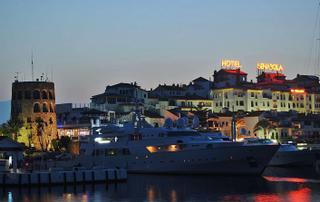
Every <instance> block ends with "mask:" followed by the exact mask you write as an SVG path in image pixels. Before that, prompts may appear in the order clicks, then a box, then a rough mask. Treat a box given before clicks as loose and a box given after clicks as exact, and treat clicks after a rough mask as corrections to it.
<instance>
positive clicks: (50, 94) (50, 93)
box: [49, 91, 54, 100]
mask: <svg viewBox="0 0 320 202" xmlns="http://www.w3.org/2000/svg"><path fill="white" fill-rule="evenodd" d="M49 99H50V100H53V99H54V97H53V93H52V92H51V91H49Z"/></svg>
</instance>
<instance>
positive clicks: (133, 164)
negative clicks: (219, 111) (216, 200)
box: [75, 126, 279, 175]
mask: <svg viewBox="0 0 320 202" xmlns="http://www.w3.org/2000/svg"><path fill="white" fill-rule="evenodd" d="M95 131H97V133H96V134H93V135H91V136H90V138H89V139H88V140H87V142H83V143H81V147H80V155H79V157H78V158H77V159H76V163H75V164H76V165H79V166H87V167H88V166H89V167H90V166H91V167H92V166H103V167H116V168H125V169H127V170H128V172H131V173H171V174H173V173H174V174H250V175H251V174H252V175H260V174H262V172H263V171H264V169H265V168H266V166H267V165H268V163H269V161H270V160H271V158H272V157H273V155H274V154H275V152H276V151H277V150H278V148H279V145H245V144H244V143H243V142H232V141H226V140H223V139H220V138H212V137H210V135H208V134H203V133H199V132H197V131H196V130H192V129H187V128H171V127H168V128H166V127H158V128H153V127H150V128H147V127H146V128H139V129H137V128H134V127H115V126H112V127H101V128H99V129H97V130H95Z"/></svg>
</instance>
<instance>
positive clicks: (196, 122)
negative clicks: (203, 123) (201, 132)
mask: <svg viewBox="0 0 320 202" xmlns="http://www.w3.org/2000/svg"><path fill="white" fill-rule="evenodd" d="M199 125H200V120H199V117H198V116H194V117H193V120H192V128H199Z"/></svg>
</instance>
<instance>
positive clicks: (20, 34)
mask: <svg viewBox="0 0 320 202" xmlns="http://www.w3.org/2000/svg"><path fill="white" fill-rule="evenodd" d="M317 9H318V1H316V0H260V1H256V0H237V1H235V0H220V1H213V0H207V1H205V0H180V1H179V0H175V1H172V0H161V1H156V0H144V1H142V0H141V1H132V0H127V1H125V0H114V1H111V0H110V1H107V0H104V1H78V0H77V1H71V0H68V1H66V0H61V1H59V0H55V1H53V0H52V1H43V0H37V1H36V0H28V1H26V0H20V1H17V0H1V1H0V100H9V99H10V97H11V82H12V81H13V78H14V75H15V72H20V73H19V75H20V79H23V78H24V79H26V80H30V79H31V62H30V61H31V59H30V58H31V53H32V52H33V55H34V67H35V75H36V76H37V77H39V76H40V74H41V73H42V72H43V73H45V74H47V75H48V77H49V78H50V79H51V78H52V74H51V72H53V81H54V82H55V84H56V96H57V103H61V102H77V103H79V102H81V103H83V102H89V99H90V97H91V96H92V95H94V94H98V93H102V92H103V91H104V89H105V86H106V85H111V84H115V83H118V82H134V81H137V82H138V84H140V85H141V86H142V87H143V88H146V89H150V88H155V87H156V86H157V85H158V84H159V83H167V84H171V83H188V82H189V81H191V80H192V79H195V78H197V77H198V76H203V77H205V78H207V79H208V78H209V77H210V76H211V75H212V74H213V71H214V70H215V69H218V68H219V63H220V60H221V59H223V58H226V59H239V60H240V61H241V63H242V66H243V70H244V71H247V72H248V73H249V80H250V79H254V78H255V76H256V70H255V67H256V63H257V62H270V63H280V64H282V65H283V66H284V68H285V74H287V76H288V78H293V77H294V76H296V74H298V73H300V74H315V73H316V74H319V70H318V69H316V68H315V65H314V64H315V59H316V58H315V57H314V55H315V53H316V49H317V47H318V45H317V43H319V41H317V40H316V39H317V38H319V37H318V36H319V33H320V32H319V26H318V25H317V26H315V25H316V16H317Z"/></svg>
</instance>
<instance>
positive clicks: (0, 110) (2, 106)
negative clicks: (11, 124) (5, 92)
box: [0, 100, 11, 124]
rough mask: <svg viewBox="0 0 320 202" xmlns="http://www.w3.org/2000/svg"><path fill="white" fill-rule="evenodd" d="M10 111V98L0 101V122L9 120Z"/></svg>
mask: <svg viewBox="0 0 320 202" xmlns="http://www.w3.org/2000/svg"><path fill="white" fill-rule="evenodd" d="M10 111H11V104H10V100H8V101H0V124H1V123H4V122H6V121H8V120H9V118H10Z"/></svg>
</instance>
